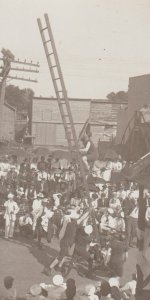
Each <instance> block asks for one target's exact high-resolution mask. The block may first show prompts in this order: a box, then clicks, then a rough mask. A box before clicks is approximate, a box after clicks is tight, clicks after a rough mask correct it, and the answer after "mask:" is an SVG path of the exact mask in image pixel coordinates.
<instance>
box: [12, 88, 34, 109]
mask: <svg viewBox="0 0 150 300" xmlns="http://www.w3.org/2000/svg"><path fill="white" fill-rule="evenodd" d="M33 97H34V92H33V91H32V90H31V89H29V88H27V89H19V87H18V86H14V85H8V86H7V87H6V101H7V103H8V104H10V105H11V106H13V107H15V108H16V110H17V111H22V110H26V111H28V108H29V104H30V103H31V100H32V98H33Z"/></svg>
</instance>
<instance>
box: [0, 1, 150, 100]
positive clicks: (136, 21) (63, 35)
mask: <svg viewBox="0 0 150 300" xmlns="http://www.w3.org/2000/svg"><path fill="white" fill-rule="evenodd" d="M44 13H47V14H48V15H49V20H50V24H51V27H52V31H53V36H54V40H55V43H56V48H57V52H58V56H59V60H60V64H61V68H62V72H63V76H64V80H65V85H66V89H67V92H68V96H69V97H74V98H75V97H78V98H90V99H91V98H92V99H95V98H98V99H105V98H106V96H107V94H109V93H110V92H112V91H113V92H118V91H120V90H124V91H127V90H128V82H129V77H133V76H138V75H143V74H149V73H150V1H149V0H126V1H124V0H0V28H1V29H0V46H1V48H3V47H4V48H6V49H10V50H11V51H12V53H13V54H14V55H15V58H16V59H20V60H23V61H24V60H25V59H26V60H27V61H33V62H39V64H40V68H39V71H40V72H39V74H31V75H30V78H36V79H37V80H38V83H29V82H27V83H26V82H25V83H24V82H22V81H16V80H9V79H8V82H7V84H14V85H17V86H19V87H20V88H25V87H26V88H31V89H33V91H34V92H35V96H38V97H39V96H43V97H49V96H55V93H54V90H53V85H52V80H51V77H50V73H49V69H48V65H47V61H46V56H45V52H44V48H43V44H42V40H41V36H40V33H39V28H38V25H37V18H40V19H41V21H42V24H43V27H44V26H45V23H44ZM10 74H13V73H12V71H11V73H10ZM14 75H16V73H14ZM19 75H20V76H21V77H22V76H24V77H29V75H28V74H27V73H24V74H22V73H18V76H19Z"/></svg>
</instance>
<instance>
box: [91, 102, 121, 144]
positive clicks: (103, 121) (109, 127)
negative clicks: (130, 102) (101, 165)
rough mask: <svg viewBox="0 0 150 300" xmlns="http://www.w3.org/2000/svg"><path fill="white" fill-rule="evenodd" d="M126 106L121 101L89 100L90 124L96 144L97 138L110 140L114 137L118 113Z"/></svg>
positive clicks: (105, 140) (104, 140)
mask: <svg viewBox="0 0 150 300" xmlns="http://www.w3.org/2000/svg"><path fill="white" fill-rule="evenodd" d="M126 106H127V103H126V102H122V101H109V100H92V101H91V108H90V124H91V131H92V137H93V141H94V143H95V144H97V143H98V141H99V140H100V141H103V142H110V141H112V140H113V139H114V138H115V136H116V132H117V118H118V114H119V113H120V111H121V110H122V109H123V108H125V107H126Z"/></svg>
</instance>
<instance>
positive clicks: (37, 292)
mask: <svg viewBox="0 0 150 300" xmlns="http://www.w3.org/2000/svg"><path fill="white" fill-rule="evenodd" d="M41 292H42V289H41V287H40V285H39V284H34V285H32V286H31V287H30V294H31V295H32V296H38V295H40V294H41Z"/></svg>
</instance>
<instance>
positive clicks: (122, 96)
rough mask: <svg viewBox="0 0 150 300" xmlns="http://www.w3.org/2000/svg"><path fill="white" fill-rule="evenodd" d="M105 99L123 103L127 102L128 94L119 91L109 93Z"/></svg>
mask: <svg viewBox="0 0 150 300" xmlns="http://www.w3.org/2000/svg"><path fill="white" fill-rule="evenodd" d="M107 99H108V100H110V101H114V102H115V101H116V102H117V101H123V102H128V92H124V91H119V92H117V93H114V92H111V93H109V94H108V95H107Z"/></svg>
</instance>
